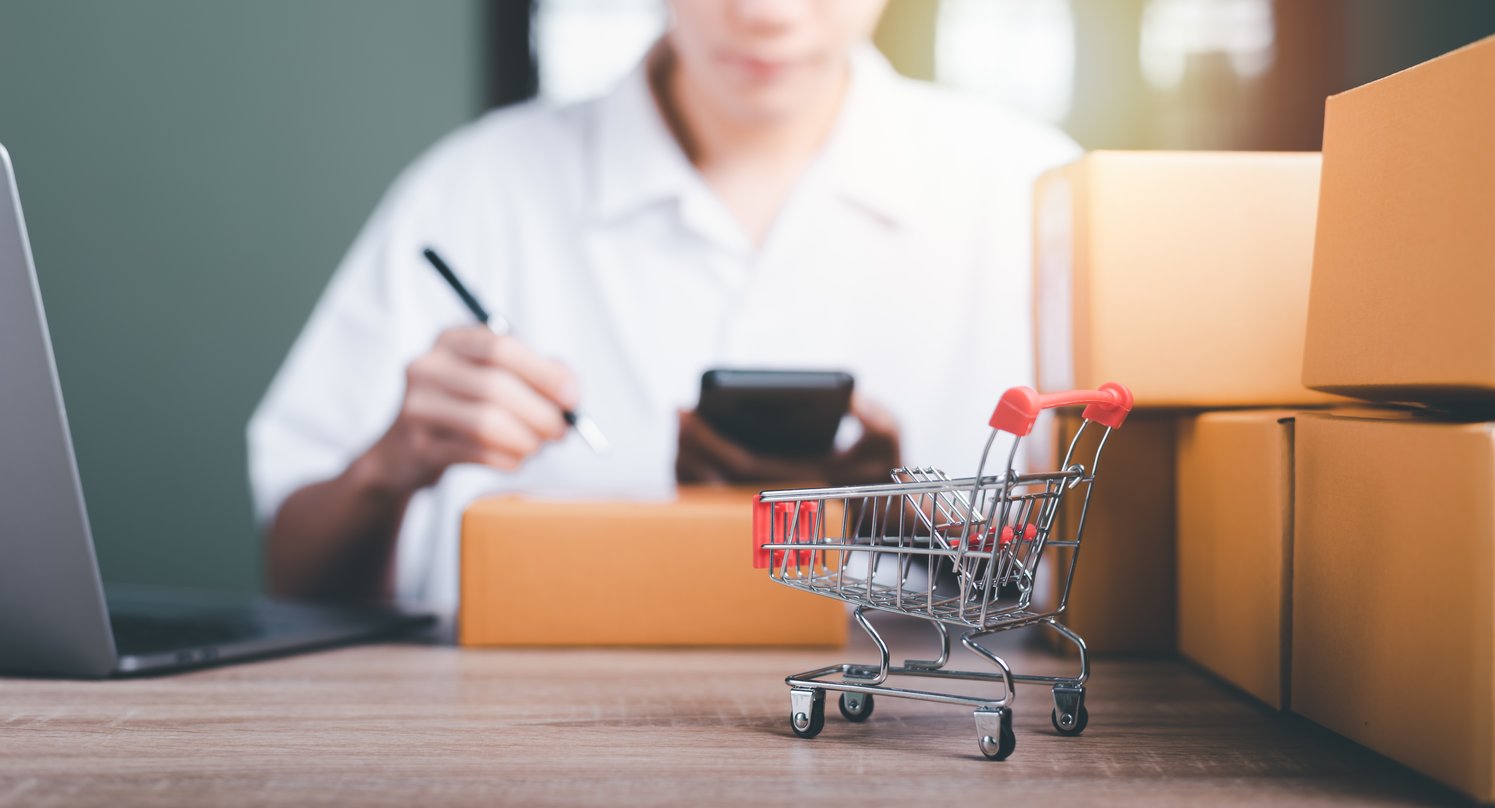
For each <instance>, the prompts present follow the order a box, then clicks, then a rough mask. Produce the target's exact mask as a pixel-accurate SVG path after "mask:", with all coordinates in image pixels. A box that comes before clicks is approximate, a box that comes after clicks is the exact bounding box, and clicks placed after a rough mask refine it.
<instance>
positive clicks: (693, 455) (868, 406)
mask: <svg viewBox="0 0 1495 808" xmlns="http://www.w3.org/2000/svg"><path fill="white" fill-rule="evenodd" d="M851 415H852V416H853V417H855V418H856V419H857V420H858V421H859V422H861V425H862V436H861V437H860V438H858V439H857V442H856V443H854V444H853V445H852V446H851V447H850V448H848V449H846V450H844V451H839V452H832V453H830V454H828V455H826V456H824V457H814V458H804V459H799V458H796V459H784V458H776V457H764V456H762V455H757V454H754V453H753V452H751V451H749V450H747V449H745V448H743V447H742V446H739V445H738V444H736V443H734V442H733V441H731V440H729V439H728V438H726V437H724V436H723V435H722V434H721V433H719V432H717V431H716V430H714V429H712V428H711V427H710V426H709V425H707V424H706V422H705V421H703V420H701V418H700V417H699V416H698V415H696V414H695V413H694V412H682V413H680V443H679V449H678V451H677V454H676V456H675V478H676V479H677V480H679V481H680V482H682V483H749V482H752V483H763V482H807V481H811V480H821V481H824V482H826V483H829V484H831V485H857V484H864V483H875V482H886V481H887V479H888V471H889V470H890V469H893V468H895V467H897V466H898V465H899V464H900V462H901V460H900V457H899V456H900V449H899V431H898V422H897V421H896V420H895V419H894V418H893V414H892V413H891V412H889V411H888V410H887V409H886V408H885V407H883V406H882V405H880V404H878V403H877V402H875V401H873V400H871V399H869V398H867V397H866V396H863V395H861V394H860V393H854V394H853V395H852V397H851Z"/></svg>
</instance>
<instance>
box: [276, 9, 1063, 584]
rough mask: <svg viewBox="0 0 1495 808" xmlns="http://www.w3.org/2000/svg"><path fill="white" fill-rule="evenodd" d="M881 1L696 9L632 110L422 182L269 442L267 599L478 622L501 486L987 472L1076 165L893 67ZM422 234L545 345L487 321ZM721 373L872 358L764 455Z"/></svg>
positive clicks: (1039, 130)
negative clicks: (830, 408)
mask: <svg viewBox="0 0 1495 808" xmlns="http://www.w3.org/2000/svg"><path fill="white" fill-rule="evenodd" d="M885 2H886V0H670V2H669V10H670V16H671V20H670V25H669V28H668V30H667V32H666V34H665V35H664V36H663V37H662V38H661V40H660V41H659V42H658V43H657V44H656V46H655V47H654V48H653V49H652V50H651V51H650V52H649V54H648V55H647V56H646V57H645V59H644V60H643V62H642V63H641V64H640V65H639V66H638V67H637V68H636V69H635V70H634V71H633V72H632V73H631V74H630V75H628V76H627V77H626V78H625V79H623V80H622V81H621V82H620V83H619V84H618V85H617V87H616V88H615V89H613V90H612V91H611V92H610V93H608V94H607V95H605V96H603V97H600V98H597V99H595V100H591V101H587V102H583V103H579V104H574V105H569V106H562V107H559V108H555V107H549V106H545V105H543V104H540V103H530V104H525V105H520V106H517V107H510V108H506V109H503V110H499V111H495V112H492V113H489V114H487V115H486V116H484V117H483V118H481V119H479V120H478V121H476V122H474V123H472V124H470V125H467V126H465V127H463V128H462V129H460V130H458V131H457V132H455V133H454V134H452V135H450V136H448V137H447V138H445V139H444V140H442V141H441V142H439V143H438V144H437V145H436V146H434V147H433V148H432V149H431V150H430V151H429V152H428V153H426V154H425V155H424V156H422V157H421V158H420V159H419V160H417V161H416V162H415V163H414V164H413V165H412V166H411V167H410V168H409V169H407V170H406V171H405V172H404V173H403V174H402V176H400V177H399V179H398V180H397V181H396V182H395V183H394V185H393V187H392V188H391V189H390V190H389V192H388V193H387V195H386V197H385V198H384V199H383V201H382V202H381V203H380V205H379V206H378V209H377V210H376V212H375V213H374V214H373V216H372V218H371V219H370V221H369V222H368V224H367V225H366V226H365V227H364V229H363V231H362V232H361V233H360V235H359V236H358V237H357V239H356V241H355V242H354V244H353V246H352V248H351V250H350V251H349V253H348V255H347V257H346V258H345V259H344V261H343V263H342V265H341V266H340V267H339V268H338V270H337V272H336V273H335V275H334V277H333V280H332V281H331V283H330V285H329V286H328V288H327V290H326V291H325V293H324V294H323V296H322V299H321V301H320V302H319V303H318V305H317V307H316V309H315V311H314V312H313V314H312V316H311V319H310V321H309V322H308V323H307V325H306V327H305V329H304V330H303V332H302V334H301V336H300V337H299V338H298V340H297V342H296V344H295V346H294V347H293V349H292V350H291V353H290V355H289V357H288V358H287V360H286V362H285V364H284V366H283V367H282V368H281V370H280V372H279V373H278V375H277V376H276V378H275V380H274V382H273V383H272V385H271V387H270V389H269V392H268V393H267V394H266V396H265V398H264V400H263V401H262V402H261V404H260V406H259V408H258V410H257V411H256V413H255V414H254V416H253V418H252V420H251V422H250V426H249V449H250V477H251V483H252V487H253V492H254V496H255V503H256V511H257V515H258V518H259V519H260V520H261V522H262V524H263V526H264V529H265V531H266V537H267V538H266V541H267V567H268V579H269V585H270V588H271V589H272V590H273V591H274V592H276V593H279V594H285V595H294V596H301V597H314V598H324V599H328V598H331V599H336V598H372V597H383V596H388V595H394V596H396V597H398V598H399V599H401V600H404V601H407V602H412V603H416V604H420V605H423V606H425V607H427V608H432V609H436V610H438V611H442V612H446V613H451V612H453V611H455V607H456V599H457V591H456V589H457V583H456V582H457V550H458V547H457V542H458V531H459V524H460V518H461V513H462V511H463V509H464V508H465V507H466V506H467V505H468V504H469V503H470V502H471V501H472V500H473V499H475V498H477V497H478V496H481V495H483V494H486V493H492V492H498V491H505V490H525V491H544V492H558V493H569V494H572V495H579V494H592V493H609V494H613V495H617V494H620V493H630V492H656V491H660V490H667V489H668V488H669V486H671V485H672V484H673V483H674V482H675V481H676V480H679V481H681V482H733V481H748V480H751V481H772V480H806V479H826V480H830V481H833V482H839V483H856V482H869V481H876V480H879V479H886V476H887V472H888V470H889V469H890V468H891V467H893V466H896V465H898V464H899V461H900V458H901V457H902V456H903V455H904V454H905V453H906V454H907V456H908V457H909V459H910V460H912V461H914V462H917V463H918V464H920V465H923V464H934V465H939V466H942V467H944V468H946V469H948V470H950V471H951V472H952V473H971V472H973V471H974V465H975V460H976V456H977V454H978V453H979V450H980V447H981V442H982V440H984V437H985V432H986V419H987V417H988V415H989V413H990V409H991V407H992V406H993V405H994V404H995V401H996V398H997V396H998V395H999V394H1000V392H1001V391H1002V390H1003V389H1005V388H1006V387H1008V386H1011V385H1014V384H1025V383H1030V380H1031V376H1032V368H1031V364H1032V359H1031V336H1030V329H1031V316H1030V313H1029V304H1028V300H1029V273H1030V268H1029V256H1030V249H1029V239H1030V236H1029V225H1030V189H1031V185H1032V181H1033V179H1034V178H1035V177H1036V176H1037V175H1038V174H1039V173H1040V172H1041V171H1043V170H1044V169H1046V168H1048V167H1050V166H1053V165H1056V164H1059V163H1063V162H1066V161H1068V160H1070V159H1073V158H1074V157H1075V156H1077V154H1078V149H1077V148H1076V146H1075V145H1074V144H1073V142H1071V141H1070V140H1069V139H1068V138H1066V137H1065V136H1064V135H1062V134H1061V133H1059V132H1058V131H1057V130H1055V129H1052V128H1050V127H1047V126H1043V125H1039V124H1037V123H1033V122H1030V121H1028V120H1025V119H1023V118H1021V117H1020V116H1018V115H1016V114H1014V113H1012V112H1010V111H1006V110H1003V109H1001V108H997V107H993V106H990V105H987V104H984V103H978V102H976V101H974V100H969V99H966V98H963V97H961V96H958V95H956V94H954V93H951V92H948V91H944V90H940V89H937V88H935V87H932V86H929V85H926V84H923V83H919V82H914V81H910V80H907V79H904V78H901V77H899V76H897V75H896V74H895V73H894V72H893V70H892V68H891V67H890V66H889V65H888V63H887V62H886V60H885V59H883V57H881V56H880V55H879V54H878V53H877V52H876V51H875V50H873V48H872V46H871V44H870V42H869V39H870V36H871V33H872V30H873V28H874V27H875V25H876V22H877V19H878V17H879V15H880V14H881V13H882V9H883V6H884V4H885ZM426 246H431V247H434V248H435V249H436V250H437V251H438V252H439V253H441V254H442V255H443V256H444V257H446V258H447V259H448V261H450V263H451V264H452V265H453V267H454V268H455V269H456V271H457V272H458V273H459V274H460V275H462V277H463V279H464V280H465V281H466V282H467V283H468V285H469V286H471V287H472V288H473V289H474V291H475V293H476V294H477V296H478V297H479V298H480V299H481V300H483V301H484V302H485V303H486V304H487V305H489V306H490V307H491V308H494V309H496V310H498V311H500V312H502V313H504V314H505V315H506V316H507V317H508V318H509V319H510V320H512V321H513V322H514V323H515V324H516V326H517V328H518V329H519V331H518V335H517V336H506V337H500V336H496V335H494V334H493V333H491V332H490V331H488V330H486V329H485V328H483V327H481V326H478V325H473V324H471V319H472V317H471V314H470V313H469V312H468V311H467V310H466V309H465V308H463V306H462V305H461V304H460V302H459V301H458V299H457V298H456V296H455V295H453V293H452V290H451V289H449V288H448V287H446V286H445V285H444V284H443V283H442V282H441V280H440V279H439V278H438V277H437V276H436V274H435V273H434V272H433V271H432V270H431V268H430V267H428V266H426V265H425V263H424V261H423V259H422V256H421V250H422V248H424V247H426ZM716 366H725V367H766V368H836V369H844V370H848V371H850V372H852V373H853V374H854V375H855V377H856V384H857V393H856V395H855V396H854V400H853V405H852V415H853V416H854V418H855V424H854V426H855V427H857V428H853V429H852V430H850V437H849V438H848V439H847V440H843V441H842V442H841V444H840V445H841V448H839V449H838V450H837V451H836V452H834V453H833V454H831V455H829V456H827V457H824V458H820V459H818V460H812V461H792V462H791V461H785V460H780V459H775V458H769V457H760V456H756V455H754V454H753V453H751V452H749V451H747V450H745V449H743V448H742V447H740V446H738V445H735V444H734V443H732V442H731V441H729V440H727V439H725V438H724V437H722V436H721V435H719V434H717V433H715V432H714V431H712V430H711V429H710V428H709V427H707V426H706V425H705V424H704V423H702V422H701V421H700V420H699V419H698V418H696V417H695V416H694V414H693V413H692V412H690V411H689V408H690V407H692V406H693V403H694V400H695V396H696V392H697V389H698V388H697V385H698V383H699V379H700V375H701V373H702V372H703V371H704V370H706V369H708V368H711V367H716ZM577 407H580V408H582V409H584V411H585V412H586V413H587V414H589V415H590V416H592V417H593V418H594V419H595V420H596V421H597V422H598V423H599V424H600V425H601V426H602V428H603V429H604V430H605V431H606V432H607V433H608V435H609V437H610V438H611V442H612V444H613V448H612V451H611V452H609V453H608V454H606V455H604V456H595V455H593V454H592V453H591V452H590V451H588V449H587V448H586V447H585V446H584V445H583V444H582V443H581V442H580V441H579V439H578V438H577V437H575V436H572V435H569V434H568V432H567V429H566V424H565V422H564V420H563V419H562V415H561V413H562V410H563V409H565V408H577ZM858 433H859V434H858ZM556 518H557V520H564V519H565V518H566V517H565V514H564V511H562V510H559V509H558V511H557V515H556ZM703 538H708V539H709V538H712V537H703ZM565 551H566V548H563V547H557V548H556V552H557V554H558V556H563V555H564V553H565Z"/></svg>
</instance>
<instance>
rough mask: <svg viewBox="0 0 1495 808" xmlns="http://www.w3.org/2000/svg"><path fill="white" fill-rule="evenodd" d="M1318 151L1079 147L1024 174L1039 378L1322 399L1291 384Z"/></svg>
mask: <svg viewBox="0 0 1495 808" xmlns="http://www.w3.org/2000/svg"><path fill="white" fill-rule="evenodd" d="M1318 176H1319V158H1318V155H1317V154H1288V153H1248V152H1233V153H1231V152H1225V153H1219V152H1217V153H1209V152H1094V153H1092V154H1089V155H1087V156H1086V157H1084V158H1082V159H1081V160H1079V161H1078V162H1075V163H1072V164H1070V165H1069V166H1065V167H1061V168H1058V169H1055V170H1053V171H1051V172H1049V173H1047V174H1045V175H1043V176H1042V177H1041V178H1040V179H1039V180H1038V182H1037V185H1036V186H1035V194H1036V197H1035V208H1034V212H1035V222H1034V227H1035V231H1034V232H1035V237H1034V238H1035V244H1034V265H1035V272H1036V277H1035V284H1034V291H1035V306H1036V322H1037V327H1038V332H1037V335H1036V336H1037V338H1036V340H1035V343H1036V347H1037V373H1038V387H1039V389H1040V390H1041V391H1043V392H1055V391H1061V390H1070V389H1075V388H1089V389H1093V388H1094V387H1096V386H1097V385H1098V384H1100V383H1101V382H1106V381H1117V382H1121V383H1123V384H1125V385H1127V386H1128V387H1130V388H1131V390H1132V393H1133V395H1135V397H1136V403H1137V405H1138V406H1140V407H1174V408H1193V407H1248V406H1249V407H1268V406H1280V405H1298V404H1324V403H1328V402H1329V401H1331V400H1332V399H1331V398H1330V397H1329V396H1326V395H1325V394H1323V393H1316V392H1313V391H1310V390H1308V389H1307V388H1305V387H1304V386H1303V384H1302V380H1301V375H1302V373H1301V371H1302V367H1303V331H1304V328H1305V323H1306V318H1307V311H1308V282H1309V274H1310V270H1311V267H1312V260H1313V227H1314V213H1315V209H1316V207H1317V204H1318Z"/></svg>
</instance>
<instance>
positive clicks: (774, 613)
mask: <svg viewBox="0 0 1495 808" xmlns="http://www.w3.org/2000/svg"><path fill="white" fill-rule="evenodd" d="M754 493H755V491H752V490H748V489H735V488H725V489H723V488H682V489H681V490H680V491H679V493H678V495H677V497H676V498H675V499H674V500H672V501H667V502H635V501H616V502H609V501H595V502H566V503H557V502H555V501H553V500H534V499H526V498H523V497H512V496H505V497H494V498H491V499H484V500H479V501H478V502H476V503H474V504H473V505H472V506H471V507H469V508H468V510H467V512H466V514H465V515H464V517H463V521H462V562H461V565H462V566H461V585H462V591H461V601H460V606H459V610H458V615H457V639H458V642H459V643H461V644H462V645H476V646H483V645H841V644H843V643H844V642H845V640H846V631H847V626H848V623H849V621H848V620H847V617H846V609H845V607H844V604H842V603H840V602H838V601H835V600H830V599H828V598H815V597H807V596H805V594H804V593H802V592H795V591H792V590H790V589H788V588H786V587H784V586H780V585H778V584H775V583H773V582H772V581H770V580H769V579H768V576H767V575H765V574H763V571H762V570H756V569H753V568H752V565H751V564H749V563H748V559H749V555H748V546H749V538H750V537H751V535H752V500H753V494H754Z"/></svg>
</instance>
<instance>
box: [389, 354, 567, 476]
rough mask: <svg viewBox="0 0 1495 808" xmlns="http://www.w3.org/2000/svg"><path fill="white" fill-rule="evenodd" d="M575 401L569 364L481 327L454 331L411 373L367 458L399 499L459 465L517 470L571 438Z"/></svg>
mask: <svg viewBox="0 0 1495 808" xmlns="http://www.w3.org/2000/svg"><path fill="white" fill-rule="evenodd" d="M576 398H577V392H576V380H575V378H574V377H573V376H572V375H571V372H570V371H569V370H567V369H566V367H565V366H564V365H562V364H560V363H559V362H555V361H553V360H550V359H545V358H543V357H541V356H539V355H537V354H535V353H534V352H533V351H531V350H530V349H529V348H528V347H526V346H525V345H524V344H523V343H521V342H520V341H519V340H517V339H515V338H514V337H501V336H498V335H496V334H494V333H493V332H492V331H489V330H488V329H487V328H485V327H483V326H468V327H464V328H453V329H449V330H447V331H444V332H442V333H441V336H440V337H438V338H437V340H436V344H435V345H434V346H433V347H432V348H431V350H430V351H427V352H426V353H425V354H423V355H421V356H419V357H417V358H416V359H415V360H414V361H412V362H411V363H410V365H409V366H408V367H407V368H406V369H405V398H404V401H403V402H401V404H400V411H399V414H398V415H396V416H395V420H394V423H393V424H391V425H390V427H389V430H388V431H387V432H385V433H384V436H383V437H381V438H380V439H379V440H378V441H377V442H376V443H375V444H374V445H373V446H372V447H371V448H370V449H369V450H368V452H366V453H365V455H364V457H363V459H364V460H365V461H366V465H367V466H368V467H369V469H368V470H369V474H370V475H371V479H372V480H373V482H374V484H375V485H376V486H377V487H379V488H381V489H383V490H385V491H388V492H390V493H394V494H400V495H408V494H409V493H412V492H414V491H416V490H418V489H420V488H424V487H426V486H428V485H432V484H434V483H435V482H436V481H437V480H439V479H441V475H442V473H443V472H445V471H446V469H447V468H448V467H449V466H452V465H455V464H458V463H481V464H483V465H486V466H492V467H493V468H497V469H502V470H504V471H513V470H515V469H517V468H519V466H520V465H521V464H522V463H523V462H524V461H525V460H526V459H527V458H529V457H530V456H531V455H533V454H534V453H535V452H537V451H539V450H540V447H541V446H542V445H544V444H545V442H546V441H553V440H559V439H561V438H562V437H565V434H566V427H567V425H566V421H565V418H564V417H563V416H562V414H561V413H562V410H565V409H572V408H574V407H575V406H576V403H577V402H576Z"/></svg>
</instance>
